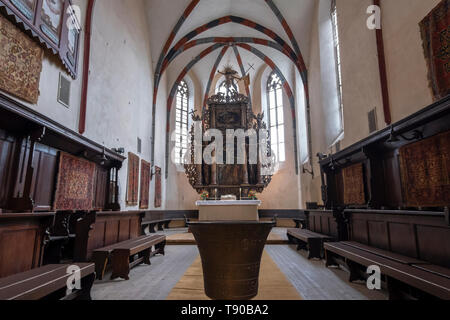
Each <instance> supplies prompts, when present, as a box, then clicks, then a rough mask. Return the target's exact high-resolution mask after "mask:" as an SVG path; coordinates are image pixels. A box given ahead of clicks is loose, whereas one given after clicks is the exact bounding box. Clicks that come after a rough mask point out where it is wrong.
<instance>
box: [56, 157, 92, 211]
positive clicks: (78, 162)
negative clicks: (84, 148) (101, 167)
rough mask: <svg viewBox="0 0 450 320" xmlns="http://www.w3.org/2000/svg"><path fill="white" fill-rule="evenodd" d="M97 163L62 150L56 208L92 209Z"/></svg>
mask: <svg viewBox="0 0 450 320" xmlns="http://www.w3.org/2000/svg"><path fill="white" fill-rule="evenodd" d="M94 179H95V163H92V162H90V161H87V160H84V159H80V158H77V157H74V156H72V155H70V154H67V153H64V152H60V155H59V169H58V180H57V186H56V193H55V204H54V210H60V211H61V210H92V208H93V202H94Z"/></svg>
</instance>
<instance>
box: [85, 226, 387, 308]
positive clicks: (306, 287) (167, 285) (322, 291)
mask: <svg viewBox="0 0 450 320" xmlns="http://www.w3.org/2000/svg"><path fill="white" fill-rule="evenodd" d="M183 232H186V229H171V230H168V231H164V232H161V233H163V234H166V235H171V234H177V233H183ZM274 232H275V233H277V234H279V235H280V236H282V237H286V229H283V228H276V229H274ZM266 251H267V253H268V254H269V255H270V257H271V258H272V260H273V261H274V262H275V263H276V264H277V266H278V268H279V269H280V270H281V272H283V273H284V275H285V276H286V277H287V279H288V280H289V281H290V282H291V284H292V285H293V287H294V288H295V289H296V290H297V291H298V293H299V295H300V296H301V297H303V299H305V300H369V299H370V300H372V299H373V300H383V299H385V296H384V295H383V294H382V293H380V292H373V291H369V290H368V289H367V288H366V286H365V284H364V283H360V284H349V283H348V281H347V279H348V274H347V273H346V272H345V271H343V270H339V269H328V268H326V267H325V264H324V262H323V261H315V260H312V261H310V260H308V259H307V258H306V254H305V253H304V252H301V251H300V252H297V251H296V248H295V246H292V245H268V246H266ZM198 256H199V253H198V249H197V247H196V246H192V245H182V246H177V245H170V246H166V255H165V256H156V257H153V258H152V260H151V262H152V265H151V266H138V267H136V268H134V269H132V271H131V273H130V280H129V281H123V280H114V281H110V280H104V281H96V282H95V284H94V287H93V289H92V297H93V299H94V300H165V299H167V297H168V296H169V294H170V292H171V291H172V289H173V288H174V287H175V286H176V284H177V283H178V281H179V280H180V279H181V278H182V277H183V275H184V274H185V273H186V271H187V270H188V268H189V267H190V266H191V265H192V264H193V263H194V261H195V260H196V259H197V258H198ZM105 278H106V279H109V277H108V275H107V276H106V277H105ZM274 295H276V292H274Z"/></svg>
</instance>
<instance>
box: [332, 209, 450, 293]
mask: <svg viewBox="0 0 450 320" xmlns="http://www.w3.org/2000/svg"><path fill="white" fill-rule="evenodd" d="M344 215H345V217H346V220H347V221H348V235H349V241H346V242H341V243H339V244H336V243H335V244H326V245H325V253H326V259H327V265H332V264H343V265H346V266H347V267H348V268H349V269H350V280H351V281H353V280H355V279H358V276H357V273H358V272H357V271H358V269H361V265H362V266H367V265H366V264H367V263H369V262H370V263H371V264H370V265H372V264H375V265H376V264H377V263H385V265H388V266H389V265H391V264H394V265H395V266H396V267H398V268H397V269H396V272H395V273H392V274H385V275H386V276H387V277H388V289H389V290H390V291H391V292H390V294H392V295H397V296H398V295H399V291H400V290H399V287H402V289H403V291H404V292H408V293H409V294H408V295H409V296H410V297H411V296H412V297H415V296H418V297H421V296H423V292H426V293H429V294H431V295H434V296H438V297H442V292H440V291H439V290H435V289H433V288H434V287H433V286H432V287H431V288H430V287H429V285H428V284H424V283H427V282H431V283H433V281H435V280H436V279H437V280H436V281H437V282H436V283H437V284H440V282H439V281H441V282H442V283H441V284H440V285H442V286H444V288H445V289H444V292H446V291H445V290H448V288H449V287H448V286H446V285H444V284H445V283H448V280H449V279H450V242H449V241H448V239H450V224H449V223H448V220H447V218H446V213H442V212H427V211H400V210H397V211H392V210H373V209H365V210H362V209H347V210H345V212H344ZM400 265H402V266H404V268H403V269H402V268H401V267H400ZM389 270H390V269H389ZM389 270H388V271H389ZM401 272H404V273H406V274H407V275H408V274H409V276H407V275H402V274H401ZM408 272H412V273H408ZM411 276H413V277H415V278H414V279H415V280H414V281H413V280H411ZM429 277H431V278H432V279H431V280H429ZM389 281H390V285H389ZM393 283H394V284H395V285H393ZM399 284H400V285H399ZM389 287H390V288H389ZM411 288H414V289H411ZM411 290H412V291H411ZM418 290H419V291H418ZM395 291H396V292H395Z"/></svg>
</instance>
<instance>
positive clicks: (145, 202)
mask: <svg viewBox="0 0 450 320" xmlns="http://www.w3.org/2000/svg"><path fill="white" fill-rule="evenodd" d="M150 170H151V168H150V163H148V162H147V161H145V160H142V161H141V196H140V197H139V198H140V200H139V209H148V206H149V203H150V201H149V195H150V179H151V176H150Z"/></svg>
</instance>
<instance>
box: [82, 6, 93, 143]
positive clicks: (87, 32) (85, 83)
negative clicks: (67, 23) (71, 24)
mask: <svg viewBox="0 0 450 320" xmlns="http://www.w3.org/2000/svg"><path fill="white" fill-rule="evenodd" d="M94 5H95V0H88V6H87V9H86V23H85V28H84V58H83V80H82V88H81V104H80V119H79V124H78V132H79V133H80V134H83V133H84V131H85V130H86V109H87V94H88V87H89V60H90V56H91V27H92V14H93V11H94Z"/></svg>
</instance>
